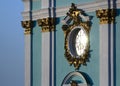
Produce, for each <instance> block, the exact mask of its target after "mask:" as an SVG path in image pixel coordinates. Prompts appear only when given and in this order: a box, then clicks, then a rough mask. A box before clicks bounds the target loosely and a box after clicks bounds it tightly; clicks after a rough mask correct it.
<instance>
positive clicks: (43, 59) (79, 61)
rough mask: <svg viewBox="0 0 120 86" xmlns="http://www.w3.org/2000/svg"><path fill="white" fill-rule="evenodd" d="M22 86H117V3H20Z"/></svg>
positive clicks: (105, 0)
mask: <svg viewBox="0 0 120 86" xmlns="http://www.w3.org/2000/svg"><path fill="white" fill-rule="evenodd" d="M23 3H24V11H23V12H22V16H23V21H22V22H21V25H22V27H23V28H24V36H25V86H120V82H119V80H120V74H119V72H120V67H119V65H120V62H119V61H120V0H23Z"/></svg>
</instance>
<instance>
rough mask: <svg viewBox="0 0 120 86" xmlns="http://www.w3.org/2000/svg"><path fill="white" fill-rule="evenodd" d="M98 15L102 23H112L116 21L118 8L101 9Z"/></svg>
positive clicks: (97, 12)
mask: <svg viewBox="0 0 120 86" xmlns="http://www.w3.org/2000/svg"><path fill="white" fill-rule="evenodd" d="M96 15H97V17H98V18H100V24H111V23H113V22H115V16H116V10H115V9H99V10H97V11H96Z"/></svg>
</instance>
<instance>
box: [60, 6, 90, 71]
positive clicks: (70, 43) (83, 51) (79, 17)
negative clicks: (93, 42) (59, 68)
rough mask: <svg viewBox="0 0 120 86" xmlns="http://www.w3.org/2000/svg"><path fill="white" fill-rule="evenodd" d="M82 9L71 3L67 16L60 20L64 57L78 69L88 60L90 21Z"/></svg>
mask: <svg viewBox="0 0 120 86" xmlns="http://www.w3.org/2000/svg"><path fill="white" fill-rule="evenodd" d="M84 14H85V13H84V11H82V10H80V9H77V7H76V6H75V5H74V4H72V6H71V8H70V9H69V12H67V16H66V17H65V18H64V20H63V21H62V22H63V23H64V25H63V26H62V29H63V31H64V36H65V44H64V48H65V57H66V59H67V61H68V62H69V64H70V65H74V67H75V69H79V67H80V66H81V64H83V65H86V62H87V61H89V48H90V41H89V31H90V27H91V22H90V19H89V16H86V15H84Z"/></svg>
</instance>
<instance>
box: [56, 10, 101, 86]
mask: <svg viewBox="0 0 120 86" xmlns="http://www.w3.org/2000/svg"><path fill="white" fill-rule="evenodd" d="M88 15H89V16H94V17H93V19H92V27H91V31H90V50H92V52H91V53H90V54H91V57H90V62H87V66H83V65H82V66H81V67H80V70H79V71H82V72H84V73H86V74H88V75H89V77H90V78H91V80H92V81H91V83H93V86H99V28H98V26H99V20H98V18H96V16H95V15H96V14H95V12H93V13H88ZM63 18H64V17H61V18H59V21H61V20H62V19H63ZM61 27H62V23H61V22H59V24H58V25H57V26H56V29H57V31H56V61H55V62H56V70H55V72H56V73H55V76H56V86H60V85H61V83H62V81H63V79H64V78H65V76H66V75H67V74H68V73H70V72H72V71H75V69H74V67H73V66H70V65H69V63H68V62H67V60H66V58H65V57H64V33H63V31H62V28H61Z"/></svg>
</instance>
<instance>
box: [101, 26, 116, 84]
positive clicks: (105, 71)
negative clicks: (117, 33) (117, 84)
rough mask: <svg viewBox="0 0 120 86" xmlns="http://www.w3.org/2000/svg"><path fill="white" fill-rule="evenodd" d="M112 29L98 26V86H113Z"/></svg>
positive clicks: (111, 27)
mask: <svg viewBox="0 0 120 86" xmlns="http://www.w3.org/2000/svg"><path fill="white" fill-rule="evenodd" d="M113 30H114V27H113V24H101V25H100V86H114V31H113Z"/></svg>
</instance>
